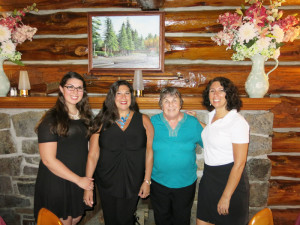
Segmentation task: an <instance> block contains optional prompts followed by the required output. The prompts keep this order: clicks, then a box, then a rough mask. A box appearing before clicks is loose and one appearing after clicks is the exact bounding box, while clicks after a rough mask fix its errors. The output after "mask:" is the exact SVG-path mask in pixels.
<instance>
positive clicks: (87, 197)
mask: <svg viewBox="0 0 300 225" xmlns="http://www.w3.org/2000/svg"><path fill="white" fill-rule="evenodd" d="M83 202H84V203H85V204H86V205H88V206H89V207H93V204H94V201H93V191H86V190H85V191H84V194H83Z"/></svg>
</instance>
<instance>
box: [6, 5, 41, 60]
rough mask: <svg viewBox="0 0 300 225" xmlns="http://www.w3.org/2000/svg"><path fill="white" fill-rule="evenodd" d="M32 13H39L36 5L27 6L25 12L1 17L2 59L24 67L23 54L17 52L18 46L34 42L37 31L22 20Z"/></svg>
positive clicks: (17, 11)
mask: <svg viewBox="0 0 300 225" xmlns="http://www.w3.org/2000/svg"><path fill="white" fill-rule="evenodd" d="M30 11H38V9H37V8H36V4H35V3H34V4H33V5H32V6H27V7H26V8H24V9H23V10H14V11H13V12H12V13H3V14H2V17H0V57H1V58H4V59H8V60H10V61H12V62H14V63H16V64H18V65H23V63H22V62H21V61H20V60H21V53H20V52H19V51H17V50H16V46H17V44H21V43H23V42H24V41H26V40H30V41H31V40H32V37H33V35H34V34H35V33H36V31H37V29H36V28H33V27H30V26H27V25H24V24H23V23H22V18H23V17H24V16H25V15H26V13H28V12H30Z"/></svg>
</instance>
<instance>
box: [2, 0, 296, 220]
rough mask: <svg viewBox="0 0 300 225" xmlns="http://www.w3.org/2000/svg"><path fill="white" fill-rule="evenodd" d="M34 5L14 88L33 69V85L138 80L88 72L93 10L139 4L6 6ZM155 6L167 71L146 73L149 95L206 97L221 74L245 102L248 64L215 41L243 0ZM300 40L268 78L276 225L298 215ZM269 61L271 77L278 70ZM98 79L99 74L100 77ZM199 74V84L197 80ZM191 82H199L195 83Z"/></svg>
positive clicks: (97, 85)
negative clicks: (71, 77)
mask: <svg viewBox="0 0 300 225" xmlns="http://www.w3.org/2000/svg"><path fill="white" fill-rule="evenodd" d="M33 2H36V3H37V7H38V8H39V10H40V12H39V13H37V14H33V15H28V16H26V17H25V20H24V23H25V24H29V25H31V26H34V27H37V28H38V32H37V34H36V35H35V37H34V39H33V41H32V42H25V43H23V44H22V45H19V46H18V50H19V51H20V52H21V53H22V61H23V62H24V63H25V67H20V66H16V65H13V64H11V63H7V62H6V63H5V66H4V70H5V72H6V74H7V75H8V77H9V79H10V81H11V85H12V86H15V87H16V86H17V83H18V76H19V71H20V70H27V71H28V73H29V78H30V82H31V84H32V85H37V86H38V87H40V86H41V84H49V83H52V82H58V81H59V80H60V78H61V77H62V76H63V75H64V74H65V73H66V72H68V71H71V70H72V71H76V72H78V73H81V74H84V75H85V78H86V80H87V82H88V91H89V92H92V93H106V92H107V90H108V88H109V86H110V84H112V83H113V82H114V81H115V80H117V79H119V78H122V79H128V80H132V78H133V72H128V71H127V72H126V71H124V72H101V73H98V74H93V75H92V74H89V73H88V65H87V64H88V57H87V56H88V55H87V50H88V40H87V12H92V11H140V10H141V8H140V4H141V2H142V3H143V2H144V3H145V2H147V1H138V2H137V1H135V0H97V1H96V0H83V1H79V0H78V1H72V0H64V1H63V0H61V1H50V0H48V1H44V0H37V1H31V0H27V1H21V0H10V1H7V0H0V10H1V11H11V10H13V9H15V8H23V7H25V6H26V5H30V4H32V3H33ZM149 2H152V3H153V5H154V6H153V5H152V6H151V4H150V6H149V5H148V6H147V4H146V5H143V7H144V8H145V9H147V7H148V9H151V8H153V7H155V6H158V7H159V10H160V11H164V12H165V32H166V33H165V49H164V51H165V70H164V72H155V73H154V72H144V85H145V93H146V94H157V93H158V92H159V91H160V89H161V88H162V87H164V86H167V85H168V86H175V87H178V88H179V89H180V91H181V92H182V93H184V94H191V95H200V94H201V93H202V91H203V89H204V87H205V85H206V83H207V82H208V80H210V79H212V78H214V77H216V76H225V77H228V78H230V79H231V80H232V81H233V82H234V83H235V84H236V85H237V86H238V87H239V90H240V92H241V95H243V96H245V95H246V93H245V89H244V83H245V81H246V79H247V76H248V74H249V72H250V69H251V63H250V61H243V62H233V61H232V60H231V58H230V57H231V55H232V51H226V50H225V47H219V46H217V45H216V44H215V43H214V42H213V41H212V40H211V39H210V37H211V36H212V35H213V34H214V33H216V32H218V31H219V30H220V29H221V26H220V25H218V24H217V23H216V20H217V17H218V15H219V14H221V13H224V12H226V11H234V10H235V8H237V7H238V6H240V5H241V4H243V3H244V2H243V1H242V0H228V1H216V0H203V1H198V0H184V1H182V0H165V1H164V4H159V1H158V3H157V2H156V3H157V4H156V3H155V1H149ZM282 9H283V10H284V15H288V14H293V13H297V12H298V13H299V12H300V1H299V0H287V2H286V3H284V4H283V7H282ZM299 55H300V39H299V38H298V39H297V40H295V41H294V42H293V43H288V44H286V45H285V46H283V47H281V56H280V57H279V61H280V64H279V67H278V68H277V69H276V70H275V71H274V72H272V73H271V74H270V79H269V81H270V89H269V92H268V93H269V95H270V97H279V98H280V99H281V102H282V103H281V104H279V105H277V106H275V107H274V108H273V109H271V112H273V113H274V123H273V152H272V153H271V154H269V158H270V160H271V162H272V172H271V179H270V192H269V200H268V206H269V207H270V208H271V209H272V211H273V215H274V220H275V225H293V224H294V221H295V220H296V217H297V215H298V214H299V213H300V196H299V195H300V194H299V193H300V181H299V178H300V173H299V168H300V154H299V152H300V138H299V136H300V112H299V111H300V57H299ZM272 65H273V63H272V62H267V64H266V71H268V70H269V69H270V68H271V67H272ZM98 75H100V76H98ZM193 76H195V79H194V80H193V79H191V78H193ZM192 81H193V82H192Z"/></svg>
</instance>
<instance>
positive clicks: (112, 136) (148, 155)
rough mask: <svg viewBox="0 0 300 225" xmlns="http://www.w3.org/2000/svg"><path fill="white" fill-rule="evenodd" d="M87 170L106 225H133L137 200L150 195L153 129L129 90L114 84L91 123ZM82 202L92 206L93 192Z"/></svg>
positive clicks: (125, 85) (128, 85)
mask: <svg viewBox="0 0 300 225" xmlns="http://www.w3.org/2000/svg"><path fill="white" fill-rule="evenodd" d="M92 133H93V135H92V137H91V141H90V148H89V154H88V161H87V166H86V176H87V177H93V174H94V171H96V172H95V182H96V184H97V187H98V191H99V194H100V200H101V205H102V209H103V215H104V221H105V224H106V225H132V224H134V220H135V217H134V213H135V211H136V208H137V203H138V200H139V197H141V198H146V197H147V196H148V195H149V193H150V184H151V181H150V179H151V172H152V166H153V150H152V141H153V135H154V129H153V126H152V124H151V121H150V119H149V117H148V116H146V115H144V114H141V113H140V112H139V107H138V105H137V103H136V101H135V97H134V95H133V89H132V86H131V85H130V84H129V83H128V82H127V81H125V80H119V81H116V82H115V83H114V84H112V86H111V87H110V90H109V92H108V94H107V96H106V99H105V101H104V103H103V107H102V109H101V111H100V112H99V114H98V115H97V116H96V118H95V120H94V126H93V127H92ZM84 201H85V203H86V204H87V205H88V206H92V205H93V192H92V191H85V193H84Z"/></svg>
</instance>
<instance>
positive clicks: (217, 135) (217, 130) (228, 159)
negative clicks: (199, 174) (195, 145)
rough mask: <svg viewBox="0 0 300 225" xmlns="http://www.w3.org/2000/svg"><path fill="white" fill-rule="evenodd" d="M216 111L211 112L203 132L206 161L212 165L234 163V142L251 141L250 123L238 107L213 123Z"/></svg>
mask: <svg viewBox="0 0 300 225" xmlns="http://www.w3.org/2000/svg"><path fill="white" fill-rule="evenodd" d="M215 113H216V111H215V110H213V111H212V112H210V113H209V122H208V124H207V125H206V127H205V128H204V130H203V132H202V140H203V145H204V162H205V164H207V165H210V166H219V165H225V164H228V163H232V162H233V161H234V159H233V147H232V144H233V143H236V144H242V143H249V125H248V123H247V121H246V120H245V118H244V117H243V116H242V115H240V114H239V113H238V112H237V110H236V109H233V110H231V111H230V112H229V113H227V115H226V116H225V117H224V118H222V119H219V120H216V121H215V122H214V123H211V121H212V119H213V117H214V115H215Z"/></svg>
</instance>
